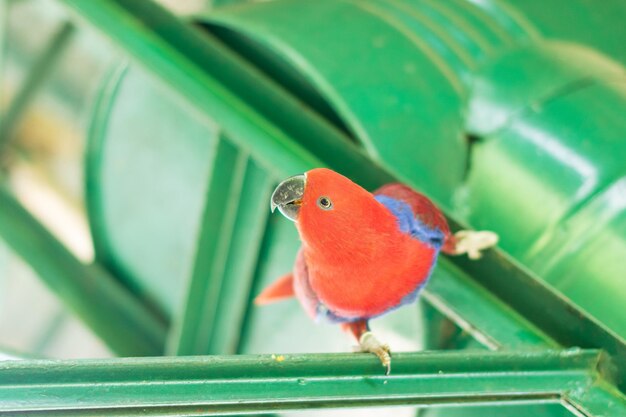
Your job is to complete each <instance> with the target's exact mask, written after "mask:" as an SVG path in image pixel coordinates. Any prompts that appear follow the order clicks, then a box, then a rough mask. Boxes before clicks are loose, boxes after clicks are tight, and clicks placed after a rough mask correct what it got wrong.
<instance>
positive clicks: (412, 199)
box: [374, 183, 456, 252]
mask: <svg viewBox="0 0 626 417" xmlns="http://www.w3.org/2000/svg"><path fill="white" fill-rule="evenodd" d="M374 196H385V197H389V198H392V199H394V200H397V201H401V202H403V203H406V204H407V205H408V206H409V207H410V208H411V211H412V212H413V215H414V216H415V218H417V219H418V220H419V221H420V222H421V223H423V224H424V225H425V226H426V227H428V228H430V229H436V230H439V231H441V233H442V234H443V236H444V241H443V246H442V248H441V249H442V250H443V251H444V252H448V251H451V250H453V249H454V247H455V245H456V244H455V239H454V235H452V234H451V233H450V228H449V227H448V222H447V221H446V218H445V216H444V215H443V213H442V212H441V211H440V210H439V209H438V208H437V206H435V205H434V204H433V202H432V201H430V200H429V199H428V197H426V196H425V195H423V194H421V193H418V192H417V191H415V190H414V189H412V188H411V187H409V186H407V185H404V184H400V183H391V184H386V185H383V186H382V187H380V188H379V189H377V190H376V191H374Z"/></svg>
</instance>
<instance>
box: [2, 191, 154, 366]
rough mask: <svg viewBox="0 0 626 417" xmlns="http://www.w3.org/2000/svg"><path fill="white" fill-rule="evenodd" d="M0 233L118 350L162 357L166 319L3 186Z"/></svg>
mask: <svg viewBox="0 0 626 417" xmlns="http://www.w3.org/2000/svg"><path fill="white" fill-rule="evenodd" d="M0 207H2V209H1V210H0V237H1V238H2V239H3V240H4V242H5V243H6V244H7V245H8V246H9V247H10V248H12V249H13V250H14V251H15V253H16V254H17V255H18V256H20V257H21V258H22V259H23V260H24V261H25V262H26V263H28V265H30V267H31V268H33V270H34V271H35V272H36V273H37V274H38V275H39V276H40V277H41V279H42V280H43V281H44V282H45V283H46V285H48V287H49V288H50V289H52V291H54V292H55V293H56V294H57V296H59V298H61V299H62V300H63V301H64V302H65V304H66V305H68V306H69V307H70V309H72V310H74V312H76V313H77V314H78V315H79V316H80V317H81V318H82V319H83V320H84V321H85V323H87V325H89V326H90V327H91V329H92V330H93V331H94V332H95V333H96V334H97V335H98V336H99V337H100V338H102V340H103V341H104V342H105V343H107V344H108V345H109V346H110V347H111V348H112V349H113V350H114V351H115V352H116V353H118V354H120V355H124V356H144V355H158V354H161V353H162V352H163V345H164V342H165V328H166V325H165V323H164V321H163V320H162V319H161V318H159V317H158V316H157V315H155V314H154V313H153V312H152V311H151V310H149V309H148V308H147V307H146V306H145V305H143V304H141V303H139V302H138V301H137V299H135V298H134V297H133V296H132V295H131V294H130V293H129V292H128V290H127V289H125V288H124V287H122V286H121V285H120V284H119V283H118V282H117V281H116V280H115V279H114V278H113V277H112V276H110V275H109V274H108V273H107V272H106V271H105V270H103V269H102V268H100V267H99V266H98V265H97V264H94V265H84V264H82V263H81V262H80V261H78V260H77V259H76V257H75V256H74V255H72V254H71V253H70V252H69V251H68V250H67V248H65V247H64V246H63V245H62V244H61V243H59V241H58V240H57V239H56V238H55V237H54V236H52V235H51V234H50V232H48V231H47V230H46V229H45V228H44V227H43V226H42V225H41V224H40V223H39V222H38V221H37V220H36V219H35V218H33V217H32V215H31V214H30V213H28V212H27V211H26V210H25V209H24V208H23V207H22V206H21V205H20V204H19V202H18V201H16V200H15V198H14V197H13V196H12V195H11V193H10V192H9V191H7V190H6V189H4V188H2V187H0Z"/></svg>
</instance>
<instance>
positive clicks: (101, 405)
mask: <svg viewBox="0 0 626 417" xmlns="http://www.w3.org/2000/svg"><path fill="white" fill-rule="evenodd" d="M599 360H600V355H599V353H598V352H597V351H582V350H573V351H543V352H537V351H522V352H520V351H516V352H484V351H479V352H454V351H452V352H444V353H441V352H424V353H406V354H397V355H395V356H394V370H393V372H392V375H391V376H385V375H384V373H383V372H382V369H381V367H380V363H379V362H378V361H377V359H376V358H374V357H372V356H371V355H366V354H322V355H264V356H236V357H233V356H208V357H186V358H144V359H114V360H85V361H28V362H26V361H15V362H4V363H2V364H0V398H2V401H1V402H0V411H3V412H13V413H17V412H28V413H29V415H33V414H37V413H40V414H46V415H50V414H51V413H55V414H57V415H60V414H63V415H77V414H80V415H135V414H141V415H208V414H219V413H247V412H252V411H254V412H275V411H278V410H286V409H302V408H326V407H365V406H372V405H397V404H403V405H415V406H427V405H463V404H465V405H469V404H488V403H489V404H494V403H503V402H507V403H511V402H513V403H516V402H522V403H523V402H537V401H548V402H551V401H553V402H557V401H565V402H567V401H569V400H568V395H569V393H570V392H573V391H577V392H584V391H585V390H586V389H587V388H588V386H589V385H590V384H591V383H592V381H593V380H594V378H595V373H596V366H597V364H598V361H599ZM583 405H584V404H583ZM577 407H579V406H578V405H577ZM614 410H615V412H616V413H617V414H613V416H616V415H619V413H621V412H622V411H623V409H622V408H619V407H614Z"/></svg>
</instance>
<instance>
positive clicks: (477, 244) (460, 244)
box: [454, 230, 499, 259]
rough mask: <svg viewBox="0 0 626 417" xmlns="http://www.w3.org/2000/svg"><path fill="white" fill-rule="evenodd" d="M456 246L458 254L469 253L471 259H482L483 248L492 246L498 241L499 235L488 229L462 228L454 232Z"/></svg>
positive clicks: (455, 249)
mask: <svg viewBox="0 0 626 417" xmlns="http://www.w3.org/2000/svg"><path fill="white" fill-rule="evenodd" d="M454 238H455V240H456V246H455V248H454V251H455V254H456V255H462V254H464V253H467V257H468V258H470V259H480V258H481V257H482V256H483V254H482V253H481V252H480V251H482V250H485V249H488V248H491V247H493V246H495V245H496V244H497V243H498V239H499V238H498V235H497V234H495V233H494V232H489V231H487V230H482V231H479V232H477V231H473V230H460V231H458V232H456V233H455V234H454Z"/></svg>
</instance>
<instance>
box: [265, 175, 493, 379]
mask: <svg viewBox="0 0 626 417" xmlns="http://www.w3.org/2000/svg"><path fill="white" fill-rule="evenodd" d="M271 207H272V211H274V209H276V208H278V209H279V210H280V212H281V213H282V214H283V215H284V216H285V217H287V218H289V219H291V220H293V221H295V223H296V227H297V229H298V232H299V234H300V239H301V240H302V246H301V248H300V251H299V252H298V255H297V256H296V260H295V265H294V268H293V272H292V273H290V274H287V275H285V276H283V277H281V278H280V279H278V280H277V281H276V282H275V283H274V284H272V285H271V286H269V287H268V288H266V289H265V290H264V291H263V292H262V293H261V294H260V295H259V296H258V297H257V298H256V300H255V302H256V303H257V304H266V303H269V302H273V301H277V300H280V299H284V298H288V297H292V296H294V295H295V296H296V297H297V298H298V300H299V301H300V303H301V304H302V307H303V308H304V310H305V311H306V312H307V313H308V314H309V316H311V318H313V319H316V320H317V319H320V318H322V319H327V320H330V321H331V322H335V323H340V324H341V326H342V328H343V329H344V330H346V331H349V332H350V333H352V334H353V335H354V337H355V338H356V339H357V340H358V341H359V344H360V346H361V350H362V351H364V352H371V353H374V354H376V356H378V357H379V358H380V360H381V362H382V364H383V366H385V367H387V373H389V370H390V366H391V357H390V355H389V347H388V346H387V345H384V344H381V343H380V342H379V341H378V340H377V339H376V338H375V337H374V335H373V334H372V333H371V332H370V331H369V327H368V321H369V320H370V319H372V318H374V317H377V316H380V315H383V314H385V313H387V312H389V311H391V310H393V309H396V308H398V307H400V306H402V305H404V304H408V303H412V302H414V301H415V300H416V298H417V296H418V294H419V292H420V290H421V289H422V288H423V287H424V285H425V284H426V282H427V281H428V278H429V277H430V274H431V272H432V270H433V267H434V265H435V262H436V260H437V255H438V254H439V251H440V250H441V251H443V252H444V253H448V254H454V255H458V254H462V253H468V255H469V256H470V257H471V258H477V257H480V250H482V249H485V248H487V247H490V246H493V245H495V244H496V243H497V236H496V235H495V234H494V233H492V232H469V231H462V232H459V233H457V234H456V235H453V234H451V233H450V229H449V228H448V224H447V222H446V219H445V217H444V216H443V214H442V213H441V212H440V211H439V209H437V207H436V206H435V205H434V204H433V203H432V202H431V201H430V200H429V199H428V198H426V197H425V196H424V195H422V194H420V193H418V192H416V191H414V190H413V189H411V188H410V187H408V186H406V185H403V184H398V183H394V184H387V185H384V186H382V187H381V188H379V189H378V190H376V191H375V192H374V193H373V194H372V193H369V192H368V191H366V190H365V189H363V188H362V187H360V186H359V185H357V184H355V183H354V182H352V181H350V180H349V179H348V178H346V177H344V176H342V175H340V174H338V173H336V172H334V171H331V170H329V169H325V168H317V169H313V170H311V171H308V172H307V173H305V174H303V175H296V176H294V177H290V178H288V179H286V180H285V181H283V182H282V183H280V184H279V185H278V187H277V188H276V190H274V193H273V194H272V201H271Z"/></svg>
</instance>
